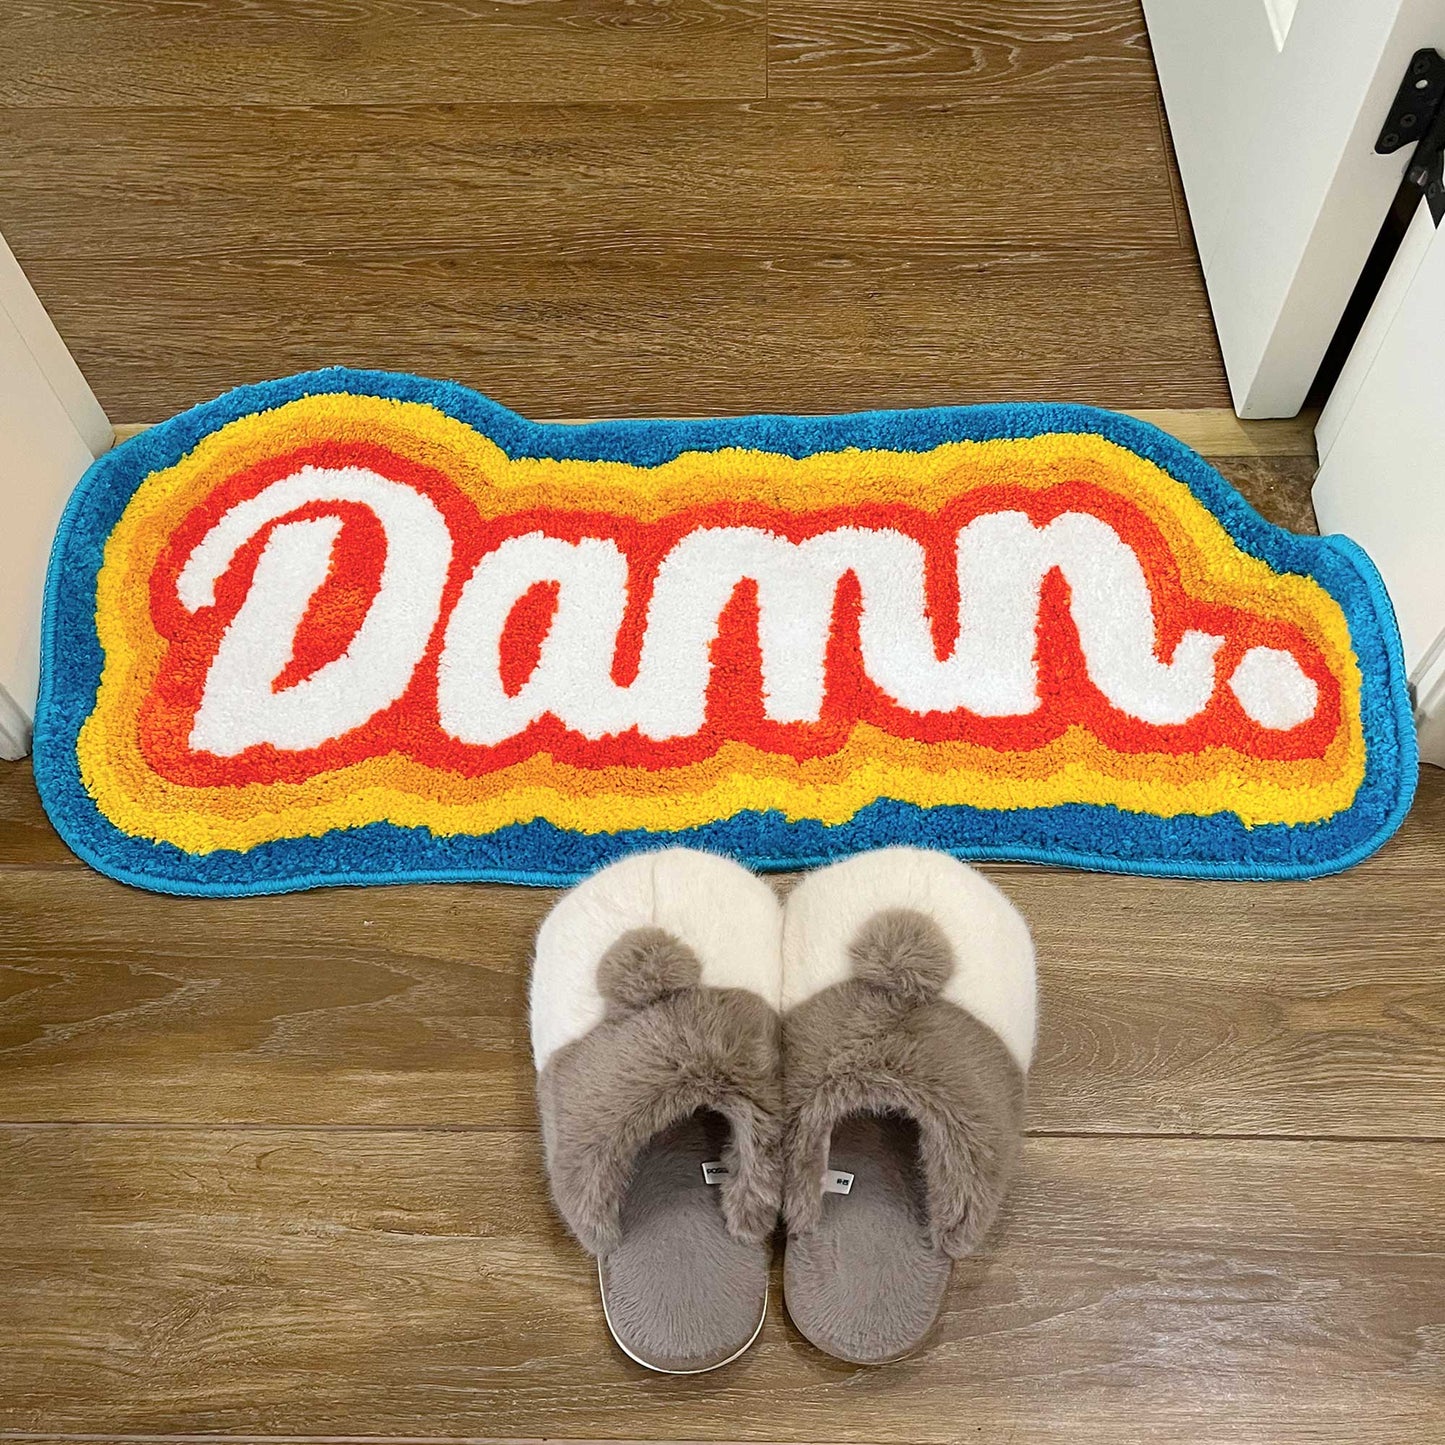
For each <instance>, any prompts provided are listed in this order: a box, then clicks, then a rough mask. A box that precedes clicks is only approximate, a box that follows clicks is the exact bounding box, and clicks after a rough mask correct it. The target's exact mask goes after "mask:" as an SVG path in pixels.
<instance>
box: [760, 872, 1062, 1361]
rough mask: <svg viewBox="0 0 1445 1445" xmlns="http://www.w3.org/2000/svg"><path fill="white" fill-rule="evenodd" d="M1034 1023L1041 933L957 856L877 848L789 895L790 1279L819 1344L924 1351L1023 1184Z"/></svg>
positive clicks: (793, 1298) (858, 1357)
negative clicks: (963, 1261)
mask: <svg viewBox="0 0 1445 1445" xmlns="http://www.w3.org/2000/svg"><path fill="white" fill-rule="evenodd" d="M1035 1014H1036V1000H1035V980H1034V955H1033V944H1032V941H1031V940H1030V938H1029V932H1028V927H1027V925H1026V924H1025V923H1024V921H1023V919H1022V918H1021V917H1020V916H1019V914H1018V913H1017V911H1016V910H1015V909H1014V907H1013V905H1012V904H1010V903H1009V902H1008V900H1007V899H1006V898H1005V897H1004V896H1003V894H1001V893H1000V892H999V891H998V890H997V889H996V888H995V887H994V886H993V885H992V884H991V883H989V882H988V881H987V880H986V879H985V878H984V877H983V876H982V875H981V874H979V873H976V872H975V871H974V870H973V869H971V868H969V867H967V866H966V865H964V864H963V863H959V862H957V861H956V860H955V859H953V858H950V857H948V856H947V855H946V854H943V853H934V852H927V851H924V850H922V849H916V848H885V849H881V850H879V851H877V852H874V853H864V854H861V855H859V856H858V857H855V858H849V859H846V860H845V861H843V862H841V863H836V864H834V865H833V866H831V867H829V868H824V869H822V870H820V871H819V872H817V873H814V874H812V875H810V876H809V877H808V878H806V879H805V880H804V881H803V882H802V883H801V884H800V885H799V886H798V888H797V889H795V890H794V892H793V893H792V895H791V896H790V897H789V899H788V902H787V908H786V912H785V916H784V923H783V1076H784V1098H785V1104H786V1109H787V1116H788V1129H787V1138H786V1142H785V1146H784V1153H785V1160H786V1163H785V1178H784V1214H785V1217H786V1220H787V1225H788V1243H787V1256H786V1258H785V1261H784V1270H783V1288H784V1297H785V1300H786V1303H787V1308H788V1314H789V1316H790V1317H791V1318H792V1320H793V1323H794V1324H795V1325H796V1326H797V1327H798V1329H799V1330H801V1331H802V1333H803V1334H804V1335H806V1336H807V1338H808V1339H809V1340H811V1341H812V1342H813V1344H815V1345H817V1346H818V1347H819V1348H820V1349H822V1350H826V1351H827V1352H828V1353H829V1354H830V1355H834V1356H836V1357H837V1358H839V1359H842V1360H847V1361H850V1362H852V1363H854V1364H882V1363H884V1362H886V1361H889V1360H895V1359H900V1358H902V1357H903V1356H904V1355H907V1354H909V1353H911V1352H912V1351H913V1350H915V1349H917V1348H918V1347H919V1346H920V1345H921V1344H922V1343H923V1341H924V1339H925V1337H926V1336H927V1334H928V1332H929V1330H930V1329H931V1328H932V1327H933V1324H934V1321H935V1320H936V1319H937V1317H938V1315H939V1313H940V1311H941V1310H942V1308H943V1300H944V1295H945V1292H946V1290H947V1288H948V1280H949V1275H950V1273H951V1270H952V1266H953V1261H954V1259H957V1258H960V1257H962V1256H963V1255H966V1254H968V1253H969V1252H970V1251H972V1250H973V1249H974V1248H975V1247H976V1246H977V1244H978V1243H979V1241H980V1240H981V1239H982V1238H983V1235H984V1234H985V1232H986V1231H987V1229H988V1227H989V1225H990V1223H991V1222H992V1220H993V1218H994V1215H995V1214H996V1213H997V1211H998V1208H999V1205H1000V1204H1001V1203H1002V1201H1003V1198H1004V1194H1005V1192H1006V1190H1007V1188H1008V1183H1009V1178H1010V1175H1011V1173H1012V1171H1013V1167H1014V1164H1015V1161H1016V1159H1017V1156H1018V1150H1019V1139H1020V1129H1021V1126H1022V1121H1023V1109H1024V1093H1025V1076H1026V1074H1027V1071H1028V1067H1029V1063H1030V1062H1031V1060H1032V1058H1033V1049H1034V1026H1035Z"/></svg>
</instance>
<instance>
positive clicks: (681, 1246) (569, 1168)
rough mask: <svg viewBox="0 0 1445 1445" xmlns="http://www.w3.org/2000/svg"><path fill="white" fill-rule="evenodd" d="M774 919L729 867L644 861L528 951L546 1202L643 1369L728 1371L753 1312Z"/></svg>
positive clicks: (762, 1294) (767, 893) (774, 1144)
mask: <svg viewBox="0 0 1445 1445" xmlns="http://www.w3.org/2000/svg"><path fill="white" fill-rule="evenodd" d="M781 926H782V912H781V909H780V908H779V905H778V902H777V900H776V898H775V897H774V895H773V892H772V890H771V889H770V888H769V887H768V885H767V884H766V883H764V882H762V881H761V880H760V879H758V878H755V877H754V876H753V875H752V874H751V873H749V872H748V871H747V870H746V869H745V868H741V867H739V866H738V865H737V864H736V863H732V862H729V861H728V860H727V859H725V858H718V857H714V856H713V855H712V854H709V853H695V852H691V851H689V850H687V849H683V848H671V849H667V850H665V851H662V852H656V853H642V854H638V855H636V856H634V857H630V858H625V859H623V860H622V861H621V862H619V863H614V864H613V865H612V866H611V867H609V868H605V869H603V870H602V871H601V872H600V873H596V874H594V875H593V876H592V877H591V878H588V879H587V880H586V881H585V882H583V883H581V884H580V885H578V887H576V888H574V889H573V890H572V891H571V892H570V893H568V894H566V895H565V896H564V897H563V898H562V899H561V901H560V902H559V903H558V904H557V906H556V907H555V908H554V909H553V910H552V911H551V913H549V914H548V915H547V917H546V919H545V920H544V921H543V923H542V927H541V929H540V930H539V932H538V934H537V956H536V963H535V966H534V968H533V972H532V1049H533V1053H534V1055H535V1057H536V1062H537V1102H538V1108H539V1112H540V1114H541V1119H542V1141H543V1146H544V1149H545V1154H546V1163H547V1172H548V1176H549V1178H550V1181H551V1187H552V1198H553V1200H554V1202H555V1203H556V1206H557V1210H558V1212H559V1213H560V1214H561V1216H562V1218H563V1219H564V1220H565V1221H566V1223H567V1226H568V1227H569V1228H570V1229H571V1231H572V1233H573V1234H574V1235H576V1237H577V1239H578V1241H579V1242H580V1243H581V1244H582V1247H583V1248H584V1249H586V1250H588V1251H589V1252H590V1253H592V1254H594V1255H595V1256H596V1257H597V1262H598V1275H599V1278H600V1280H601V1285H602V1306H603V1310H604V1313H605V1314H606V1317H607V1325H608V1328H609V1329H610V1330H611V1331H612V1337H613V1338H614V1339H615V1340H616V1341H617V1343H618V1344H619V1345H620V1346H621V1347H622V1349H623V1350H624V1351H625V1352H626V1353H627V1354H628V1355H629V1356H631V1358H632V1359H634V1360H636V1361H637V1362H638V1363H639V1364H642V1365H646V1366H647V1367H648V1368H649V1369H653V1370H661V1371H664V1372H666V1373H668V1374H679V1375H682V1374H697V1373H700V1372H702V1371H704V1370H712V1369H716V1368H717V1367H718V1366H719V1365H725V1364H727V1363H728V1362H729V1361H730V1360H734V1359H736V1358H737V1357H738V1356H739V1355H740V1354H742V1352H743V1351H744V1350H745V1349H747V1347H748V1346H749V1345H750V1344H752V1342H753V1341H754V1340H755V1339H756V1338H757V1335H758V1331H759V1330H760V1329H761V1328H762V1322H763V1315H764V1312H765V1310H766V1307H767V1293H768V1250H769V1239H770V1237H771V1235H772V1231H773V1228H774V1226H775V1224H776V1223H777V1218H778V1211H779V1207H780V1202H781V1192H782V1186H781V1173H782V1163H781V1149H780V1145H781V1135H782V1115H781V1097H780V1092H781V1085H780V1081H779V1075H780V1067H779V1063H780V1061H779V1050H778V1045H779V1033H780V1029H779V1022H778V994H779V989H780V982H781V980H780V974H781V961H780V931H781Z"/></svg>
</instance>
